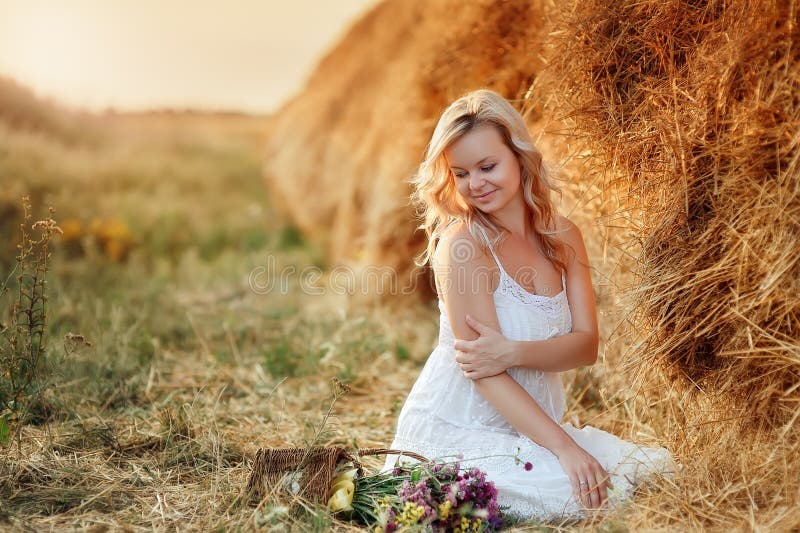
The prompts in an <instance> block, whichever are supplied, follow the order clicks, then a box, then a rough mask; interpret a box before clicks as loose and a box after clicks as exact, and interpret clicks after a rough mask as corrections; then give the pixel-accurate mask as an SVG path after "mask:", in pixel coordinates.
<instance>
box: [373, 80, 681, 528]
mask: <svg viewBox="0 0 800 533" xmlns="http://www.w3.org/2000/svg"><path fill="white" fill-rule="evenodd" d="M412 183H413V185H414V187H415V189H414V193H413V197H412V200H413V201H414V203H415V204H416V206H417V207H418V208H419V211H420V214H421V215H422V217H423V220H424V222H423V224H422V225H421V226H420V227H421V228H423V229H424V230H425V231H426V233H427V235H428V238H429V242H428V246H427V249H426V250H424V252H423V253H422V254H421V255H420V256H419V257H418V258H417V264H418V265H424V264H426V263H428V262H429V261H430V262H431V266H432V267H433V271H434V274H435V276H434V277H435V280H436V289H437V292H438V295H439V309H440V313H441V314H440V334H439V344H438V346H437V347H436V348H435V349H434V351H433V352H432V353H431V355H430V357H429V358H428V360H427V362H426V364H425V366H424V368H423V369H422V371H421V373H420V375H419V377H418V379H417V381H416V382H415V383H414V386H413V387H412V389H411V392H410V393H409V396H408V398H407V399H406V401H405V403H404V405H403V408H402V410H401V412H400V415H399V418H398V423H397V431H396V434H395V438H394V441H393V443H392V448H396V449H402V450H408V451H415V452H417V453H420V454H422V455H424V456H427V457H429V458H437V457H438V458H442V457H450V458H452V457H454V456H458V457H463V459H462V461H461V463H462V465H463V466H469V467H472V466H477V467H479V468H481V469H483V470H484V471H485V472H486V473H487V478H488V479H489V480H492V481H493V482H494V483H495V486H496V487H497V489H498V501H499V503H500V505H506V506H508V507H509V509H508V511H509V512H511V513H514V514H517V515H521V516H522V517H525V518H531V517H533V518H538V519H544V520H552V519H562V518H565V517H576V518H580V517H582V516H585V513H586V510H588V509H599V508H607V507H608V504H609V503H613V502H616V501H618V500H621V499H624V498H628V497H630V496H631V495H632V491H633V489H634V488H635V485H636V484H637V482H638V481H639V480H641V479H642V478H643V477H644V476H645V475H646V474H649V473H650V472H652V471H655V470H659V471H662V473H667V472H668V471H669V469H670V463H671V459H672V458H671V455H670V453H669V451H668V450H666V449H665V448H649V447H642V446H637V445H635V444H633V443H630V442H627V441H624V440H622V439H620V438H618V437H616V436H615V435H612V434H610V433H607V432H605V431H602V430H600V429H598V428H594V427H592V426H584V427H583V428H580V429H578V428H575V427H574V426H572V425H571V424H569V423H562V422H561V419H562V416H563V415H564V411H565V407H566V406H565V396H564V390H563V385H562V383H561V379H560V374H559V373H560V372H562V371H565V370H569V369H571V368H576V367H579V366H583V365H591V364H594V362H595V361H596V360H597V348H598V328H597V313H596V309H595V300H594V290H593V288H592V281H591V277H590V270H589V261H588V258H587V254H586V247H585V245H584V242H583V237H582V235H581V232H580V230H579V229H578V228H577V227H576V226H575V224H573V223H572V222H571V221H570V220H569V219H567V218H566V217H564V216H561V215H559V214H558V213H556V210H555V208H554V206H553V204H552V203H551V200H550V191H551V190H557V188H556V187H554V186H553V184H551V182H550V180H549V177H548V174H547V171H546V169H545V167H544V165H543V161H542V154H541V153H540V152H539V151H538V150H537V149H536V147H535V146H534V145H533V143H532V141H531V139H530V135H529V133H528V129H527V127H526V125H525V121H524V119H523V118H522V116H521V115H520V114H519V113H518V112H517V111H516V110H515V109H514V107H513V106H512V105H511V104H510V103H509V102H508V101H507V100H505V99H504V98H503V97H502V96H501V95H499V94H498V93H496V92H494V91H490V90H485V89H483V90H477V91H474V92H471V93H469V94H466V95H464V96H463V97H461V98H459V99H458V100H456V101H455V102H453V103H452V104H451V105H450V106H449V107H448V108H447V109H446V110H445V111H444V112H443V114H442V116H441V118H440V119H439V121H438V123H437V125H436V127H435V129H434V132H433V136H432V138H431V140H430V142H429V144H428V148H427V153H426V157H425V160H424V161H423V162H422V164H421V165H420V167H419V170H418V172H417V174H416V175H415V177H414V179H413V181H412ZM515 456H516V457H517V458H519V459H520V460H521V461H517V460H516V458H515ZM397 459H398V456H397V455H390V456H388V457H387V459H386V464H385V466H384V468H383V469H382V470H383V471H386V470H389V469H391V468H393V466H394V465H395V464H396V460H397ZM401 460H403V461H410V460H411V459H409V458H407V457H402V459H401ZM523 465H524V466H523ZM673 465H674V464H673ZM612 488H613V490H612Z"/></svg>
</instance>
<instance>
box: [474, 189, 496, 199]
mask: <svg viewBox="0 0 800 533" xmlns="http://www.w3.org/2000/svg"><path fill="white" fill-rule="evenodd" d="M496 190H497V189H495V191H496ZM493 192H494V191H489V192H487V193H485V194H481V195H480V196H476V197H475V198H486V197H487V196H489V195H490V194H492V193H493Z"/></svg>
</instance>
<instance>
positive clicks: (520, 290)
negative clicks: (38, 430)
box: [478, 226, 567, 316]
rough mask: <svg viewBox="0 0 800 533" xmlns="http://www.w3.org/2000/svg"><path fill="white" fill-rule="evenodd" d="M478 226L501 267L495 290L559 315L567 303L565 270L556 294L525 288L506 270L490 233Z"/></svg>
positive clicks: (551, 313) (498, 265)
mask: <svg viewBox="0 0 800 533" xmlns="http://www.w3.org/2000/svg"><path fill="white" fill-rule="evenodd" d="M478 228H480V230H481V233H483V236H484V237H486V244H487V245H488V246H489V251H490V252H491V253H492V257H494V261H495V263H497V268H499V269H500V282H499V284H498V285H497V290H496V291H495V292H497V293H500V294H504V295H506V296H510V297H512V298H514V299H516V300H517V301H520V302H522V303H523V304H525V305H536V306H538V307H540V308H542V309H543V310H544V311H545V312H547V313H548V314H549V315H552V316H558V314H559V313H560V311H561V309H562V307H561V306H563V305H564V304H565V303H566V301H565V298H566V296H567V283H566V279H565V277H564V270H563V269H562V270H561V292H559V293H558V294H556V295H555V296H543V295H541V294H533V293H531V292H529V291H528V290H527V289H525V288H524V287H523V286H522V285H520V284H519V283H517V281H516V280H515V279H514V278H512V277H511V276H510V275H509V274H508V272H506V270H505V269H504V268H503V265H502V263H500V259H499V258H498V257H497V254H496V253H495V251H494V247H493V246H492V243H491V241H490V240H489V237H488V235H486V231H485V230H484V229H483V228H482V227H481V226H478Z"/></svg>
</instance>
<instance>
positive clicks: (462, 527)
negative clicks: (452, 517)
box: [453, 516, 469, 533]
mask: <svg viewBox="0 0 800 533" xmlns="http://www.w3.org/2000/svg"><path fill="white" fill-rule="evenodd" d="M453 531H454V532H455V533H466V532H467V531H469V518H467V517H466V516H462V517H461V522H460V523H459V524H458V525H457V526H456V527H455V528H453Z"/></svg>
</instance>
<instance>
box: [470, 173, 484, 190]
mask: <svg viewBox="0 0 800 533" xmlns="http://www.w3.org/2000/svg"><path fill="white" fill-rule="evenodd" d="M485 181H486V180H485V179H483V178H482V177H480V174H478V173H477V172H474V173H472V174H470V175H469V188H470V189H471V190H473V191H479V190H481V189H482V188H483V184H484V183H485Z"/></svg>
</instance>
